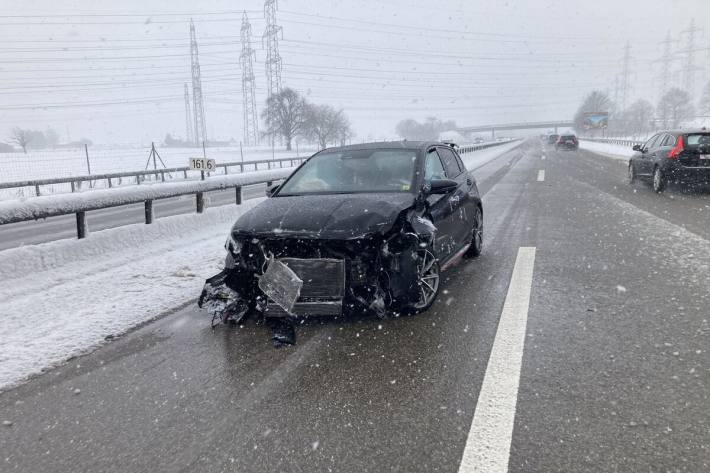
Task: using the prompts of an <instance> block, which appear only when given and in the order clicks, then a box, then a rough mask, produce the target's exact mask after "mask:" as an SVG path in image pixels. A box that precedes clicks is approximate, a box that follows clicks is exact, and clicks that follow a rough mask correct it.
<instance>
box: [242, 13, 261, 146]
mask: <svg viewBox="0 0 710 473" xmlns="http://www.w3.org/2000/svg"><path fill="white" fill-rule="evenodd" d="M240 33H241V34H240V36H241V41H242V53H241V54H240V55H239V64H240V65H241V68H242V102H243V108H244V118H243V127H244V132H243V137H244V141H245V143H246V145H247V146H252V145H256V144H258V143H259V120H258V119H257V111H256V92H255V90H256V81H255V79H254V63H253V60H254V59H255V58H256V52H255V51H254V49H253V48H252V47H251V24H250V23H249V18H247V12H246V11H245V12H244V16H243V17H242V28H241V31H240Z"/></svg>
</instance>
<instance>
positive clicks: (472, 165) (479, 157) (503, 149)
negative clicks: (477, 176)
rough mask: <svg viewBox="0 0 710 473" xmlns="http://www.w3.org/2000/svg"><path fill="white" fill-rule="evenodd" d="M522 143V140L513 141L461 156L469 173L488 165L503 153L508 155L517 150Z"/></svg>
mask: <svg viewBox="0 0 710 473" xmlns="http://www.w3.org/2000/svg"><path fill="white" fill-rule="evenodd" d="M521 143H522V140H518V141H511V142H510V143H505V144H502V145H499V146H493V147H491V148H486V149H482V150H479V151H473V152H471V153H465V154H462V155H461V160H462V161H463V163H464V164H465V165H466V168H467V169H468V170H469V171H474V170H475V169H477V168H480V167H481V166H483V165H485V164H488V163H489V162H490V161H493V160H494V159H496V158H497V157H498V156H500V155H502V154H503V153H507V152H508V151H510V150H511V149H514V148H517V147H518V146H520V144H521Z"/></svg>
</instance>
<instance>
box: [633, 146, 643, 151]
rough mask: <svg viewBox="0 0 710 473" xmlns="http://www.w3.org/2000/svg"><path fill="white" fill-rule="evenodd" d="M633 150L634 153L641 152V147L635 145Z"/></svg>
mask: <svg viewBox="0 0 710 473" xmlns="http://www.w3.org/2000/svg"><path fill="white" fill-rule="evenodd" d="M631 149H633V150H634V151H641V145H634V146H633V147H632V148H631Z"/></svg>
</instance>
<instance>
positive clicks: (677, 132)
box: [656, 128, 710, 135]
mask: <svg viewBox="0 0 710 473" xmlns="http://www.w3.org/2000/svg"><path fill="white" fill-rule="evenodd" d="M658 133H671V134H673V135H688V134H693V133H710V130H708V129H706V128H688V129H687V130H661V131H659V132H658ZM658 133H656V134H658Z"/></svg>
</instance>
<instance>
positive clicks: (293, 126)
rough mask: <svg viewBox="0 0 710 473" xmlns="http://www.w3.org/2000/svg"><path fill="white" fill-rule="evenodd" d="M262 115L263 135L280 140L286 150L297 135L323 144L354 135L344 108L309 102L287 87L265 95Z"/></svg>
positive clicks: (342, 141)
mask: <svg viewBox="0 0 710 473" xmlns="http://www.w3.org/2000/svg"><path fill="white" fill-rule="evenodd" d="M261 118H262V119H263V120H264V123H265V124H266V131H265V132H264V136H266V137H269V138H271V139H274V140H275V139H279V140H283V142H284V143H285V144H286V149H287V150H289V151H290V150H291V143H292V142H293V140H294V138H296V137H302V138H304V139H306V140H309V141H313V142H317V143H318V145H319V146H320V147H321V148H325V147H327V146H328V144H332V143H335V144H341V145H342V144H345V142H346V141H347V140H348V139H350V138H352V136H353V132H352V129H351V128H350V121H349V120H348V117H347V116H346V115H345V113H344V112H343V110H336V109H335V108H333V107H331V106H330V105H317V104H312V103H310V102H308V101H307V100H306V98H305V97H303V96H301V94H299V93H298V92H297V91H295V90H293V89H291V88H288V87H286V88H284V89H283V90H281V92H279V93H278V94H274V95H272V96H271V97H269V98H268V99H267V101H266V108H265V109H264V110H263V111H262V113H261Z"/></svg>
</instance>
